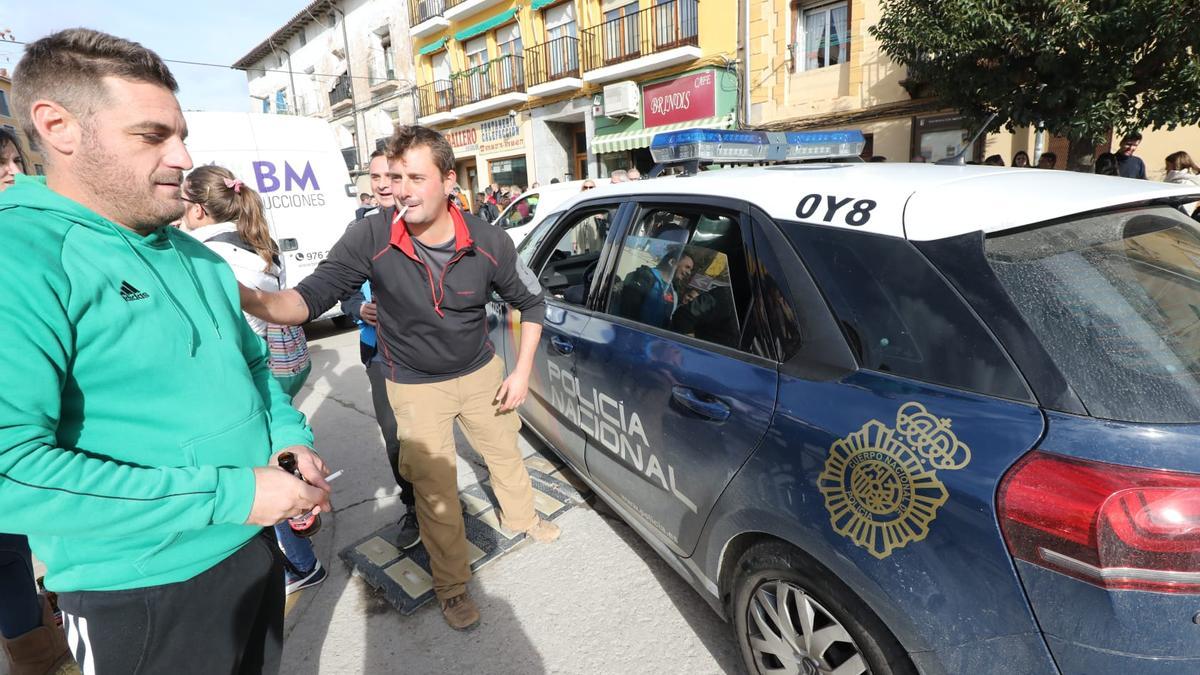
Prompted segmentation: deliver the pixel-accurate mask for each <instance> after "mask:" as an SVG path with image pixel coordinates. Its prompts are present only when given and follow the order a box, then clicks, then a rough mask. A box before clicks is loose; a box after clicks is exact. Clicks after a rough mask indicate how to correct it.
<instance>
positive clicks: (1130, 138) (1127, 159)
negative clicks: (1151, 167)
mask: <svg viewBox="0 0 1200 675" xmlns="http://www.w3.org/2000/svg"><path fill="white" fill-rule="evenodd" d="M1141 144H1142V134H1141V133H1140V132H1137V131H1131V132H1129V133H1127V134H1125V136H1123V137H1122V138H1121V146H1120V148H1119V149H1118V150H1117V152H1116V155H1115V156H1116V158H1117V175H1118V176H1121V177H1122V178H1138V179H1141V180H1146V163H1145V162H1143V161H1142V158H1141V157H1135V156H1134V154H1133V153H1135V152H1137V149H1138V146H1139V145H1141ZM1105 154H1108V153H1105ZM1097 161H1098V160H1097ZM1097 173H1098V172H1097Z"/></svg>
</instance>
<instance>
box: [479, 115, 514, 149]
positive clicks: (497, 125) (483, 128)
mask: <svg viewBox="0 0 1200 675" xmlns="http://www.w3.org/2000/svg"><path fill="white" fill-rule="evenodd" d="M524 147H525V139H524V138H522V137H521V126H520V125H519V124H517V119H516V118H515V117H512V116H509V115H505V116H504V117H497V118H496V119H494V120H488V121H486V122H480V123H479V153H480V154H484V155H486V154H490V153H493V152H502V151H505V150H516V149H522V148H524Z"/></svg>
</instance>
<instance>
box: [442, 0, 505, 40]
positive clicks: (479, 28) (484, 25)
mask: <svg viewBox="0 0 1200 675" xmlns="http://www.w3.org/2000/svg"><path fill="white" fill-rule="evenodd" d="M516 15H517V8H516V7H513V8H512V9H510V10H508V11H507V12H502V13H500V14H497V15H496V16H493V17H492V18H490V19H487V20H485V21H480V22H479V23H477V24H475V25H474V26H467V27H466V28H464V29H462V30H460V31H458V32H457V33H455V34H454V39H455V40H458V41H459V42H462V41H463V40H470V39H471V38H473V37H475V36H476V35H479V34H480V33H486V32H488V31H489V30H491V29H493V28H495V27H496V26H499V25H500V24H502V23H505V22H506V21H508V20H510V19H512V18H513V17H514V16H516Z"/></svg>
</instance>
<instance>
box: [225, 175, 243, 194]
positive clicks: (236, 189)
mask: <svg viewBox="0 0 1200 675" xmlns="http://www.w3.org/2000/svg"><path fill="white" fill-rule="evenodd" d="M223 180H224V181H225V187H227V188H231V189H232V190H233V193H234V194H239V195H240V194H242V181H240V180H238V179H236V178H233V179H230V178H225V179H223Z"/></svg>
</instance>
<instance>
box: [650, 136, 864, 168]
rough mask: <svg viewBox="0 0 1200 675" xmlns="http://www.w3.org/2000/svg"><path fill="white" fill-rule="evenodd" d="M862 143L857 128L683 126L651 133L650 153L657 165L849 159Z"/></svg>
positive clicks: (860, 147) (861, 148)
mask: <svg viewBox="0 0 1200 675" xmlns="http://www.w3.org/2000/svg"><path fill="white" fill-rule="evenodd" d="M865 145H866V139H864V138H863V135H862V132H859V131H749V130H746V131H736V130H727V129H685V130H683V131H667V132H663V133H660V134H655V135H654V140H652V141H651V142H650V155H651V156H652V157H653V158H654V161H655V162H658V163H660V164H674V163H678V162H687V161H699V162H717V163H727V164H733V163H737V162H781V161H788V160H802V159H849V158H853V157H858V156H859V155H860V154H862V151H863V147H864V146H865Z"/></svg>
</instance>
